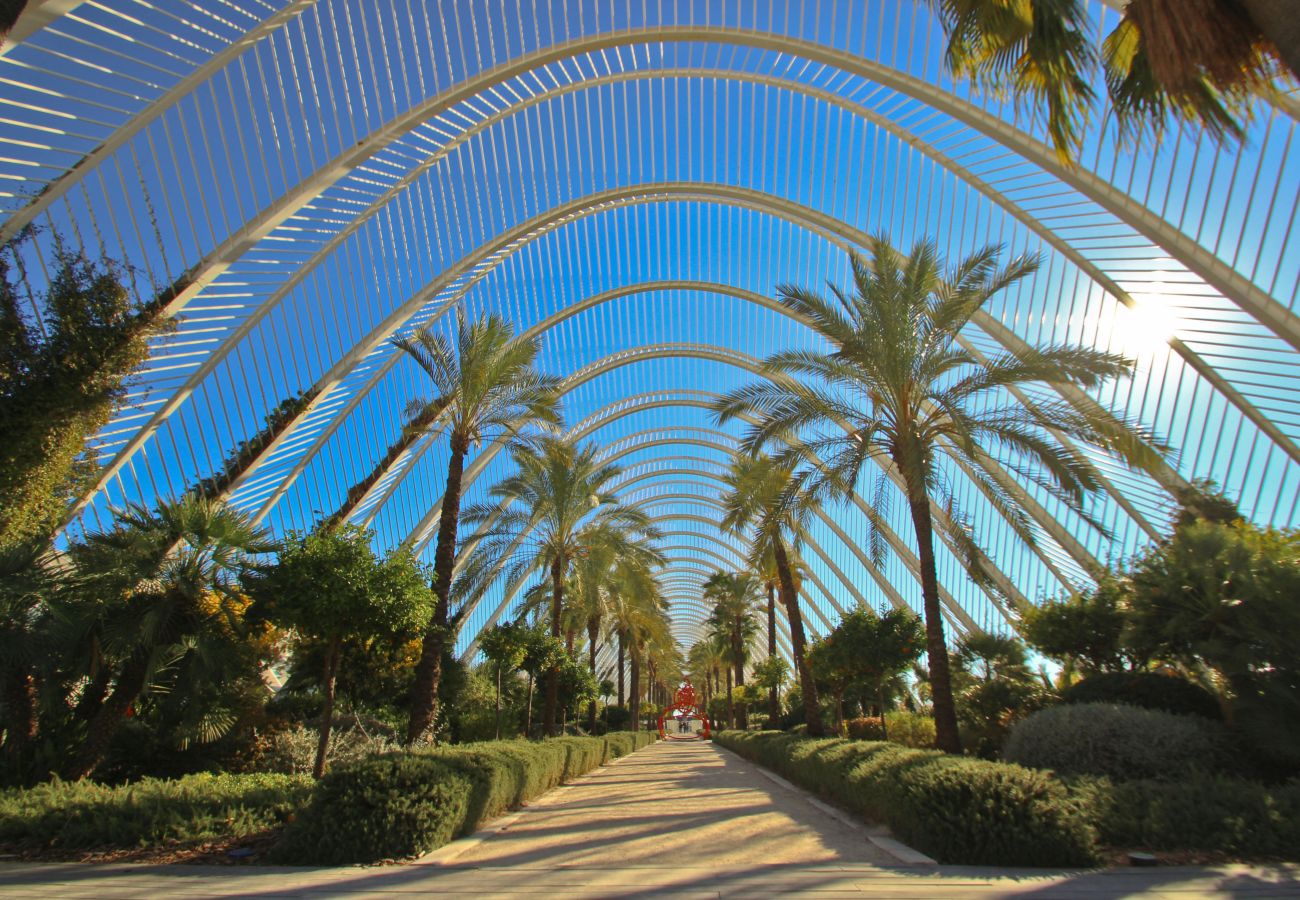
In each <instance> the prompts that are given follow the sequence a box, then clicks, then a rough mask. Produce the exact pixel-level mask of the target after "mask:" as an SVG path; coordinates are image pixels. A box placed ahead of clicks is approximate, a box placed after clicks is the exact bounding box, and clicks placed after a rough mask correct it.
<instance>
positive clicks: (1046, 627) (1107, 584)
mask: <svg viewBox="0 0 1300 900" xmlns="http://www.w3.org/2000/svg"><path fill="white" fill-rule="evenodd" d="M1131 593H1132V583H1131V582H1130V581H1129V580H1128V577H1127V576H1126V574H1125V573H1124V572H1122V571H1117V572H1108V573H1106V574H1104V575H1103V576H1102V577H1101V578H1099V579H1098V580H1097V584H1096V586H1095V587H1093V588H1092V589H1090V590H1086V591H1081V592H1078V593H1073V594H1068V595H1066V596H1064V597H1062V598H1060V599H1057V600H1051V601H1048V602H1045V603H1042V604H1040V605H1038V606H1037V607H1031V608H1029V609H1026V610H1024V611H1023V612H1022V614H1021V622H1020V633H1021V635H1023V636H1024V639H1025V640H1026V641H1028V642H1029V644H1030V646H1032V647H1033V648H1034V649H1035V650H1037V651H1038V652H1039V653H1041V654H1043V655H1044V656H1046V657H1048V658H1049V659H1054V660H1056V661H1057V662H1059V663H1062V664H1063V665H1075V664H1077V665H1079V666H1080V667H1081V668H1082V669H1083V670H1084V672H1085V673H1094V672H1118V671H1122V670H1123V669H1125V668H1129V667H1131V665H1132V664H1133V663H1134V662H1135V661H1134V660H1133V659H1132V658H1131V654H1130V653H1129V652H1128V650H1127V648H1126V647H1125V646H1124V628H1125V623H1126V622H1127V618H1128V617H1127V603H1128V599H1129V596H1130V594H1131Z"/></svg>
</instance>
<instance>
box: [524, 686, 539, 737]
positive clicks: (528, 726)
mask: <svg viewBox="0 0 1300 900" xmlns="http://www.w3.org/2000/svg"><path fill="white" fill-rule="evenodd" d="M535 683H536V679H535V678H534V677H533V673H532V672H529V673H528V711H527V712H526V713H525V714H524V737H532V736H533V686H534V684H535Z"/></svg>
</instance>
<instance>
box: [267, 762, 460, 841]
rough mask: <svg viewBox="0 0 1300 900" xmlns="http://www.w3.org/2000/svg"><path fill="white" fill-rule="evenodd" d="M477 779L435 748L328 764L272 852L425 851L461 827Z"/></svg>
mask: <svg viewBox="0 0 1300 900" xmlns="http://www.w3.org/2000/svg"><path fill="white" fill-rule="evenodd" d="M471 791H472V783H471V781H470V779H469V778H468V777H467V776H465V775H463V774H461V773H460V772H459V771H457V770H456V769H455V768H453V767H452V766H449V765H448V764H447V763H446V762H444V761H443V760H441V759H439V758H437V757H436V756H434V755H432V754H424V753H387V754H384V755H382V756H372V757H370V758H369V759H363V760H360V761H358V762H354V763H350V764H348V765H345V766H339V767H338V768H335V769H333V770H331V771H330V772H329V773H328V774H327V775H326V776H325V777H324V778H322V779H321V780H320V782H319V783H318V784H317V788H316V793H315V795H314V796H313V798H312V802H311V805H310V806H308V807H307V808H306V809H305V810H303V812H302V814H301V815H300V816H299V817H298V819H297V820H296V821H295V822H294V823H293V824H292V825H290V826H289V828H288V829H286V831H285V835H284V840H283V841H282V842H281V843H280V844H279V846H277V848H276V850H275V854H274V857H275V859H276V860H277V861H279V862H288V863H296V864H301V865H340V864H345V863H368V862H375V861H377V860H381V859H399V858H402V857H408V856H417V855H419V854H421V853H428V852H429V851H430V850H433V849H434V848H436V847H440V846H442V845H443V844H445V843H447V842H448V841H450V840H451V839H452V837H454V836H455V835H456V834H457V833H459V832H460V831H461V829H462V828H463V827H464V823H465V818H466V814H467V811H468V808H469V801H470V794H471Z"/></svg>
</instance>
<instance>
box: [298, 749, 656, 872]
mask: <svg viewBox="0 0 1300 900" xmlns="http://www.w3.org/2000/svg"><path fill="white" fill-rule="evenodd" d="M655 737H656V735H654V734H653V733H645V732H642V733H635V734H634V733H629V732H614V733H611V734H608V735H605V736H604V737H562V738H553V739H550V740H543V741H524V740H517V741H483V742H480V743H473V744H457V745H451V746H445V747H439V748H437V749H435V750H429V751H424V752H418V753H407V754H387V755H384V756H376V757H371V758H370V759H366V760H361V761H360V762H356V763H352V764H349V765H346V766H339V767H337V768H335V769H334V770H332V771H331V772H330V773H329V774H327V775H326V776H325V778H324V779H322V780H321V782H320V786H319V789H318V791H317V793H316V796H315V797H314V799H313V802H312V804H311V805H310V806H309V807H308V808H307V809H306V810H304V811H303V813H302V815H301V816H300V817H299V819H298V821H297V822H295V823H294V824H293V826H291V827H290V828H289V829H288V830H287V831H286V833H285V839H284V841H283V842H282V844H281V845H280V847H278V848H277V852H276V857H277V859H278V861H281V862H287V863H295V864H307V865H313V864H322V865H335V864H342V863H365V862H375V861H377V860H381V859H399V858H403V857H409V856H417V855H420V854H423V853H428V852H429V851H431V850H435V849H437V848H438V847H440V846H442V845H443V844H446V843H447V842H448V841H450V840H451V839H452V838H454V837H457V836H460V835H464V834H468V833H470V832H472V831H474V830H476V829H477V828H479V827H480V826H482V825H483V824H484V823H485V822H487V821H489V820H491V819H493V818H495V817H497V816H499V815H501V814H502V813H503V812H505V811H506V810H508V809H511V808H513V807H516V806H518V805H519V804H521V803H524V802H526V801H528V800H532V799H534V798H535V797H539V796H541V795H542V794H544V793H546V792H547V791H549V790H551V789H552V788H553V787H555V786H556V785H558V784H560V783H561V782H563V781H566V780H568V779H571V778H575V777H577V776H579V775H582V774H584V773H586V772H589V771H591V770H592V769H594V768H596V767H597V766H599V765H601V764H602V763H604V762H605V761H607V760H609V759H614V758H616V757H618V756H625V755H626V754H628V753H630V752H632V751H633V750H636V749H639V748H641V747H644V746H646V745H647V744H649V743H651V742H653V741H654V740H655Z"/></svg>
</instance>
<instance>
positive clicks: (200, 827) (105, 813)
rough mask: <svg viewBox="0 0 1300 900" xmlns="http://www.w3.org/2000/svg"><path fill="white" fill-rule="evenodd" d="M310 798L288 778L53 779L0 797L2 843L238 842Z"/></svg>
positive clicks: (301, 784) (302, 784) (304, 785)
mask: <svg viewBox="0 0 1300 900" xmlns="http://www.w3.org/2000/svg"><path fill="white" fill-rule="evenodd" d="M310 793H311V780H310V779H307V778H302V777H296V776H291V775H268V774H259V775H209V774H200V775H187V776H186V777H184V778H177V779H174V780H169V779H159V778H145V779H143V780H141V781H137V782H134V783H132V784H128V785H120V786H117V787H105V786H103V785H98V784H94V783H91V782H89V781H53V782H50V783H47V784H41V785H38V786H36V787H33V788H28V789H25V790H21V789H20V790H9V791H4V792H3V793H0V843H2V844H5V845H22V846H31V847H40V848H47V847H59V848H64V849H68V850H81V849H87V848H91V847H105V846H111V847H126V848H130V847H144V846H149V845H153V844H160V843H164V842H171V841H181V842H189V841H206V840H219V839H224V838H231V837H242V836H245V835H250V834H255V833H257V832H259V831H263V830H265V829H267V828H272V827H275V826H277V825H279V824H280V823H282V822H284V821H285V819H286V818H288V816H289V814H290V813H291V812H293V811H294V810H295V809H296V808H298V807H299V806H300V805H301V804H302V803H304V802H305V801H306V799H307V797H308V796H309V794H310Z"/></svg>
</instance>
